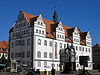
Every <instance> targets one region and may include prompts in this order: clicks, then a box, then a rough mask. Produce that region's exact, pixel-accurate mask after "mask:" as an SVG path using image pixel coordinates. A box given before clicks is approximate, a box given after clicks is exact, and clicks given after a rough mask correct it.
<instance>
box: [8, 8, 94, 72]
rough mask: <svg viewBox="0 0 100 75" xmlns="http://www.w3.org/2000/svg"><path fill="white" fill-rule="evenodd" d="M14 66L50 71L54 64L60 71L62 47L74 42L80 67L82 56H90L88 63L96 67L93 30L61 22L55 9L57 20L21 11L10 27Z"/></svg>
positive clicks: (11, 54)
mask: <svg viewBox="0 0 100 75" xmlns="http://www.w3.org/2000/svg"><path fill="white" fill-rule="evenodd" d="M9 37H10V39H9V40H10V41H9V42H10V59H11V67H12V68H14V67H15V63H16V64H17V66H22V65H24V66H26V67H27V68H34V69H40V71H44V69H46V70H48V71H50V70H51V69H52V67H54V68H55V69H56V71H59V70H60V68H59V65H60V54H59V51H60V50H61V49H64V48H66V47H67V45H71V44H73V46H74V49H75V53H76V55H75V58H76V60H75V62H76V64H75V65H76V70H78V69H81V68H82V66H81V65H80V64H79V56H89V61H88V67H86V69H88V70H92V68H93V66H92V39H91V36H90V33H89V32H81V31H80V29H79V28H78V27H77V26H76V27H69V26H67V25H64V24H62V22H61V21H60V22H58V15H57V12H56V11H54V15H53V21H51V20H48V19H45V18H43V16H42V15H41V14H39V15H38V16H34V15H31V14H29V13H26V12H24V11H23V10H20V11H19V15H18V18H17V20H16V21H15V24H14V25H13V26H12V28H11V29H10V34H9Z"/></svg>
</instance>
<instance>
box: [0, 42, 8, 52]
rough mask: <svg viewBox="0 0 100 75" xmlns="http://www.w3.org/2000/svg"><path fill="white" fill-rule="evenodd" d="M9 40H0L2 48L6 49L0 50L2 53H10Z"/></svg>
mask: <svg viewBox="0 0 100 75" xmlns="http://www.w3.org/2000/svg"><path fill="white" fill-rule="evenodd" d="M8 44H9V43H8V41H0V49H2V48H5V49H6V51H2V50H0V53H8Z"/></svg>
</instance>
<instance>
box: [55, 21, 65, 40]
mask: <svg viewBox="0 0 100 75" xmlns="http://www.w3.org/2000/svg"><path fill="white" fill-rule="evenodd" d="M56 39H58V40H62V41H65V30H64V28H63V25H62V22H61V21H60V22H59V23H58V27H57V28H56Z"/></svg>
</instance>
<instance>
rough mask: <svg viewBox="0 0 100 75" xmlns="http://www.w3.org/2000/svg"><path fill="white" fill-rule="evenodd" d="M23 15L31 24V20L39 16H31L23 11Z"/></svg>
mask: <svg viewBox="0 0 100 75" xmlns="http://www.w3.org/2000/svg"><path fill="white" fill-rule="evenodd" d="M23 14H24V16H25V17H26V19H27V21H28V22H30V20H31V18H33V17H37V16H34V15H31V14H29V13H26V12H24V11H23Z"/></svg>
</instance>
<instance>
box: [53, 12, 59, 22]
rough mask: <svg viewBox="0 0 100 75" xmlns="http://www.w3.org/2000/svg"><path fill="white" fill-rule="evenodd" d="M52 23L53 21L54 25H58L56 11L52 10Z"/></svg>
mask: <svg viewBox="0 0 100 75" xmlns="http://www.w3.org/2000/svg"><path fill="white" fill-rule="evenodd" d="M53 21H54V22H55V23H58V15H57V12H56V10H54V14H53Z"/></svg>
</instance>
